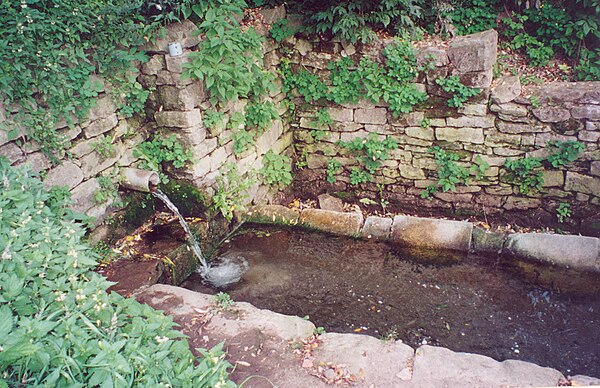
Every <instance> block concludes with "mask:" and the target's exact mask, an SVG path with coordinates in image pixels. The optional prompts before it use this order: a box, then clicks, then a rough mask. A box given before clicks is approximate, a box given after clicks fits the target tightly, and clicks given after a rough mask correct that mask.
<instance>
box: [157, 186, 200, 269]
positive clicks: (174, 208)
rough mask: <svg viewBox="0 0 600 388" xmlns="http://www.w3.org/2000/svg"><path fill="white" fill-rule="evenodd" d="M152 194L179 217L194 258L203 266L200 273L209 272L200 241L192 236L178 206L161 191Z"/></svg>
mask: <svg viewBox="0 0 600 388" xmlns="http://www.w3.org/2000/svg"><path fill="white" fill-rule="evenodd" d="M152 194H153V195H154V196H155V197H156V198H158V199H160V200H161V201H163V202H164V204H165V205H167V207H168V208H169V210H171V211H172V212H173V213H174V214H175V215H176V216H177V218H178V219H179V223H180V224H181V227H182V228H183V230H184V231H185V233H186V235H187V238H188V242H189V243H190V247H191V248H192V252H193V253H194V256H196V258H197V259H198V261H199V262H200V265H201V266H202V268H201V271H200V273H201V274H206V273H207V272H208V263H207V262H206V259H205V258H204V256H202V250H201V249H200V245H199V244H198V240H196V237H194V235H193V234H192V231H191V230H190V226H189V225H188V223H187V222H186V221H185V218H183V216H182V215H181V213H180V212H179V209H177V206H175V204H174V203H173V202H171V200H170V199H169V197H167V195H166V194H165V193H163V192H162V191H160V190H156V191H154V192H152Z"/></svg>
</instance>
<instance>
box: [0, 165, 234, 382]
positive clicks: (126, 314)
mask: <svg viewBox="0 0 600 388" xmlns="http://www.w3.org/2000/svg"><path fill="white" fill-rule="evenodd" d="M0 176H2V179H1V180H0V185H1V186H2V190H0V208H1V209H2V210H1V211H0V252H1V253H0V255H1V258H2V259H1V260H0V284H2V288H1V289H0V348H1V349H2V351H0V373H1V375H2V378H3V379H4V380H5V381H6V382H8V384H9V385H11V386H67V385H69V386H131V385H139V386H159V385H165V384H167V385H171V386H194V387H214V386H217V385H221V386H232V385H233V384H232V383H230V382H229V381H228V375H227V369H228V368H230V367H231V365H229V364H228V363H227V362H226V361H225V360H224V354H223V352H222V351H221V348H220V346H218V347H216V348H214V349H212V350H210V351H205V350H200V352H201V353H202V355H203V357H201V358H195V357H194V356H193V355H192V353H191V351H190V349H189V344H188V343H187V341H185V340H183V339H182V338H183V335H182V334H181V333H179V332H177V331H175V330H174V324H173V321H172V319H171V318H170V317H168V316H165V315H163V314H162V313H160V312H158V311H156V310H154V309H152V308H151V307H149V306H146V305H142V304H140V303H138V302H137V301H135V300H134V299H127V298H124V297H122V296H120V295H119V294H117V293H116V292H112V293H108V292H107V291H106V290H107V288H108V287H109V286H110V284H111V283H109V282H108V281H107V280H106V279H105V278H103V277H102V276H100V275H98V274H96V273H95V272H93V269H94V267H95V266H96V262H97V260H98V259H99V257H98V255H97V254H96V253H95V252H94V251H93V250H92V249H91V248H90V247H88V246H87V245H86V244H84V243H83V241H82V238H83V236H84V233H85V231H84V229H83V228H82V227H81V226H80V225H78V224H77V223H75V222H74V219H73V218H72V217H71V216H70V213H69V212H68V211H66V210H65V202H64V198H63V199H62V200H61V199H57V198H54V199H53V200H52V201H51V200H50V196H49V193H48V192H47V191H46V190H45V189H44V188H43V184H42V182H41V181H40V180H39V179H38V178H36V177H33V176H32V175H31V174H30V172H29V171H27V170H25V169H21V168H14V167H11V166H10V165H9V163H8V161H6V160H5V159H1V158H0Z"/></svg>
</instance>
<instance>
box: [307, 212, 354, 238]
mask: <svg viewBox="0 0 600 388" xmlns="http://www.w3.org/2000/svg"><path fill="white" fill-rule="evenodd" d="M300 222H301V224H302V225H303V226H306V227H308V228H312V229H317V230H320V231H323V232H329V233H333V234H339V235H342V236H358V235H359V233H360V228H361V227H362V223H363V215H362V213H340V212H334V211H330V210H322V209H305V210H303V211H302V213H301V214H300Z"/></svg>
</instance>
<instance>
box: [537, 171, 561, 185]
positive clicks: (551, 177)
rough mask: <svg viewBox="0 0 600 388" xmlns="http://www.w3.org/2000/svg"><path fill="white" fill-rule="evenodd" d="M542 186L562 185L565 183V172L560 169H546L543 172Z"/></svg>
mask: <svg viewBox="0 0 600 388" xmlns="http://www.w3.org/2000/svg"><path fill="white" fill-rule="evenodd" d="M542 175H543V178H544V183H542V187H562V186H563V185H564V184H565V173H564V171H559V170H546V171H544V172H543V173H542Z"/></svg>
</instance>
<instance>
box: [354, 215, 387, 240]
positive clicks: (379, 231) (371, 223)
mask: <svg viewBox="0 0 600 388" xmlns="http://www.w3.org/2000/svg"><path fill="white" fill-rule="evenodd" d="M392 222H393V220H392V219H391V218H384V217H377V216H369V217H367V219H366V220H365V224H364V225H363V228H362V230H361V232H360V234H361V236H362V237H364V238H373V239H376V240H387V239H389V238H390V232H391V230H392Z"/></svg>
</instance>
